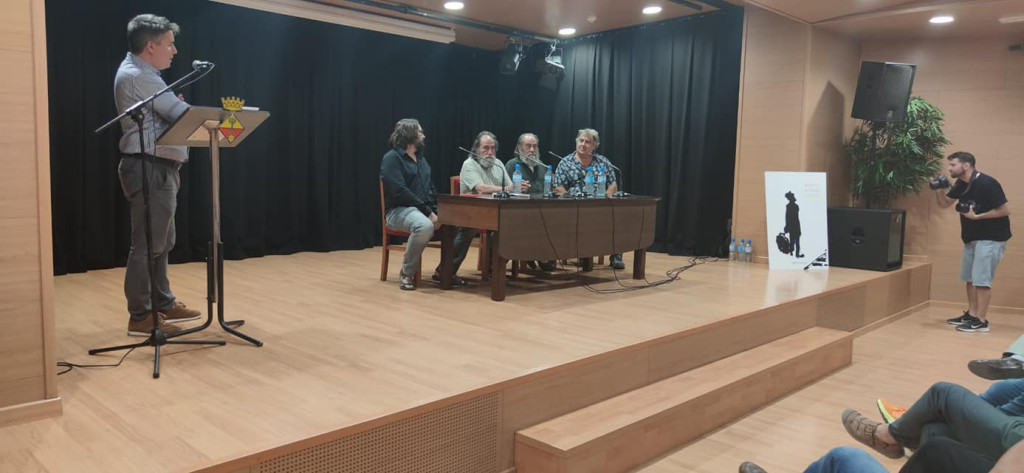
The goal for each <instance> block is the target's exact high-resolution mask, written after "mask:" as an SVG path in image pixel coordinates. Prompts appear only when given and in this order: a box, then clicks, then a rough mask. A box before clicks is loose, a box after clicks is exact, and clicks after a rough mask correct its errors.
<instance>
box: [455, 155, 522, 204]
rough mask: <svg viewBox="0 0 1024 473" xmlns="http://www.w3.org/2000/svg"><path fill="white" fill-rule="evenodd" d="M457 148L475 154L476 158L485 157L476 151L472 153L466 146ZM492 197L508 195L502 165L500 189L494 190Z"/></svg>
mask: <svg viewBox="0 0 1024 473" xmlns="http://www.w3.org/2000/svg"><path fill="white" fill-rule="evenodd" d="M459 149H461V150H462V151H465V152H467V153H469V154H470V155H473V156H476V157H477V158H480V159H485V158H484V157H483V156H480V155H479V154H476V153H474V152H472V151H470V150H468V149H466V148H463V147H461V146H460V147H459ZM478 162H479V161H478ZM492 197H493V198H495V199H508V198H509V197H510V196H509V195H508V192H507V191H506V190H505V169H504V167H502V170H501V190H500V191H498V192H495V193H494V195H492Z"/></svg>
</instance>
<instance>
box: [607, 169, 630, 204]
mask: <svg viewBox="0 0 1024 473" xmlns="http://www.w3.org/2000/svg"><path fill="white" fill-rule="evenodd" d="M608 164H609V165H610V166H611V167H612V169H618V170H619V182H617V184H618V185H619V190H617V191H615V193H614V194H612V197H629V196H631V195H633V194H630V193H629V192H626V191H623V190H622V169H620V168H619V167H618V166H616V165H614V164H612V162H611V161H608Z"/></svg>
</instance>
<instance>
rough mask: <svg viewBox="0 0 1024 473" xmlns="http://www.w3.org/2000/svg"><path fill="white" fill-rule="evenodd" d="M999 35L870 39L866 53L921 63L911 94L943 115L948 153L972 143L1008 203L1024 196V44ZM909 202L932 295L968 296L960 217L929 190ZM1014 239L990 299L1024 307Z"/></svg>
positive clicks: (911, 238) (1020, 256)
mask: <svg viewBox="0 0 1024 473" xmlns="http://www.w3.org/2000/svg"><path fill="white" fill-rule="evenodd" d="M1008 45H1009V42H1008V41H1005V40H1001V39H991V40H983V39H959V40H957V39H950V40H941V41H903V42H893V41H887V42H865V43H864V45H863V48H862V53H861V59H862V60H865V61H893V62H910V63H914V64H917V74H916V77H915V80H914V90H913V94H914V95H918V96H921V97H924V98H925V99H927V100H929V101H930V102H931V103H933V104H935V105H936V106H938V107H939V108H940V109H941V110H942V111H943V113H945V115H946V125H945V127H944V130H945V131H946V134H947V135H948V136H949V138H950V140H951V141H952V144H951V145H950V146H948V147H947V148H946V154H949V153H952V152H953V151H958V150H964V151H970V152H971V153H973V154H974V155H975V157H977V159H978V169H979V170H980V171H981V172H987V173H989V174H991V175H992V176H994V177H995V178H996V179H998V180H999V181H1000V183H1001V184H1003V190H1004V191H1005V192H1006V197H1007V199H1008V200H1009V201H1010V206H1011V208H1013V207H1014V204H1015V203H1017V206H1018V207H1019V202H1021V201H1022V200H1024V186H1019V185H1014V182H1015V180H1018V179H1019V177H1020V176H1021V172H1020V163H1021V162H1022V158H1024V134H1022V133H1020V130H1022V129H1024V112H1022V110H1024V52H1020V51H1009V50H1008V48H1007V46H1008ZM896 206H898V207H901V208H906V209H907V242H906V245H905V252H906V253H907V254H915V255H925V256H927V257H928V260H929V261H931V262H932V264H933V267H934V272H933V274H932V276H931V294H930V298H931V299H934V300H942V301H952V302H965V299H966V296H965V295H964V289H963V286H964V285H963V283H962V282H960V281H959V277H958V275H959V268H960V250H961V248H962V247H963V244H962V242H961V241H960V223H959V217H958V216H957V214H956V212H955V211H954V210H953V209H941V208H939V207H938V205H937V203H936V201H935V196H934V195H932V193H931V192H930V191H926V192H924V193H922V195H916V196H908V197H906V198H903V199H900V201H899V202H897V204H896ZM1020 219H1021V217H1020V215H1019V214H1017V215H1011V216H1010V224H1011V230H1012V231H1013V232H1014V233H1015V234H1017V235H1020V234H1021V233H1020V232H1021V226H1020V225H1019V221H1020ZM1015 243H1016V242H1015V239H1011V240H1010V242H1009V244H1008V245H1007V248H1006V254H1005V255H1004V257H1003V262H1002V264H1000V266H999V270H998V272H997V273H996V279H995V282H994V287H993V291H992V304H993V305H997V306H1006V307H1024V293H1022V292H1021V291H1016V290H1014V288H1017V287H1022V286H1024V267H1021V265H1020V264H1019V263H1018V262H1019V261H1024V247H1022V246H1020V245H1018V244H1015Z"/></svg>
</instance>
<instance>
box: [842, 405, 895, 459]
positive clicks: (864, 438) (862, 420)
mask: <svg viewBox="0 0 1024 473" xmlns="http://www.w3.org/2000/svg"><path fill="white" fill-rule="evenodd" d="M879 426H882V423H881V422H874V421H872V420H871V419H868V418H867V417H864V416H863V415H861V413H860V412H857V411H855V410H853V409H847V410H845V411H843V427H846V433H848V434H850V437H853V438H854V440H857V441H858V442H860V443H862V444H864V445H867V446H869V447H871V448H873V449H875V451H876V452H878V453H881V454H882V455H885V456H887V457H889V458H893V459H897V458H903V447H902V446H900V445H899V444H888V443H884V442H882V441H881V440H878V439H877V438H875V430H878V427H879ZM883 427H884V426H883Z"/></svg>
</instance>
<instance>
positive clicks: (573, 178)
mask: <svg viewBox="0 0 1024 473" xmlns="http://www.w3.org/2000/svg"><path fill="white" fill-rule="evenodd" d="M598 146H601V136H600V135H599V134H598V133H597V130H594V129H592V128H584V129H582V130H580V131H579V132H578V133H577V134H576V151H575V152H574V153H572V154H570V155H568V156H566V157H564V158H562V161H561V162H559V163H558V168H557V169H555V182H557V183H558V185H557V186H556V187H555V193H556V194H559V195H563V194H566V193H568V194H569V195H571V196H575V195H578V194H584V191H583V185H584V182H585V179H586V177H587V168H588V167H590V166H595V167H601V166H604V169H605V171H606V173H607V174H606V177H607V179H608V181H607V182H608V189H607V190H606V191H605V195H606V196H607V197H611V196H612V195H613V194H615V192H616V191H618V190H619V184H618V182H617V181H616V180H615V173H614V172H612V162H611V161H610V160H608V158H606V157H604V156H601V155H600V154H597V153H595V151H596V150H597V148H598ZM611 266H612V267H613V268H615V269H626V264H625V263H623V262H622V253H617V254H613V255H612V256H611Z"/></svg>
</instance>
